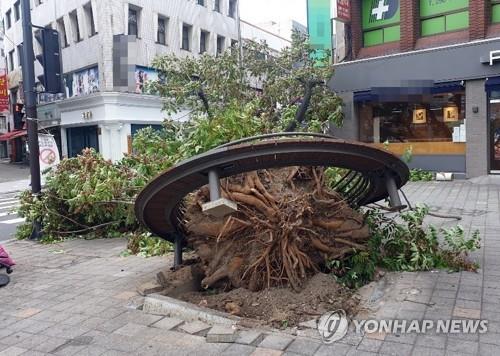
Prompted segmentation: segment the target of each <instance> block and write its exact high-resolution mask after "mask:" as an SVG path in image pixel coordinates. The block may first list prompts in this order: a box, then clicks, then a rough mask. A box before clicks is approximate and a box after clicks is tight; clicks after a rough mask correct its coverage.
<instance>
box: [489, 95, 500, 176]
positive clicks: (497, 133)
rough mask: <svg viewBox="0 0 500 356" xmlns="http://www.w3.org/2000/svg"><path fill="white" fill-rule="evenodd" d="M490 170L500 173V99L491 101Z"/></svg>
mask: <svg viewBox="0 0 500 356" xmlns="http://www.w3.org/2000/svg"><path fill="white" fill-rule="evenodd" d="M489 127H490V139H489V145H490V170H491V173H500V99H493V100H491V101H490V120H489Z"/></svg>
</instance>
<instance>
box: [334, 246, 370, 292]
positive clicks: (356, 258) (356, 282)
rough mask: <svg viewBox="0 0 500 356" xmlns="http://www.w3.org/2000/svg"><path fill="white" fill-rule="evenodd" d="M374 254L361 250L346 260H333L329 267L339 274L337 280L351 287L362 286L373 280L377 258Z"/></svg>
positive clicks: (336, 274)
mask: <svg viewBox="0 0 500 356" xmlns="http://www.w3.org/2000/svg"><path fill="white" fill-rule="evenodd" d="M373 256H374V255H373V254H371V253H370V252H367V251H359V252H357V253H355V254H353V255H352V256H350V257H349V258H347V259H346V260H344V261H340V260H332V261H330V262H329V263H328V268H330V270H331V271H332V273H333V274H334V275H335V276H337V280H338V281H339V282H340V283H342V284H344V285H346V286H347V287H349V288H355V289H357V288H360V287H362V286H363V285H365V284H366V283H369V282H370V281H372V280H373V278H374V276H375V269H376V260H375V259H374V258H373Z"/></svg>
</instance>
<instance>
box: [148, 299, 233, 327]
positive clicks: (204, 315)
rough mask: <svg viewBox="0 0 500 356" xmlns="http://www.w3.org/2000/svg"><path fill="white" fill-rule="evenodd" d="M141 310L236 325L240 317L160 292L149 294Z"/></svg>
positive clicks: (210, 322) (189, 319)
mask: <svg viewBox="0 0 500 356" xmlns="http://www.w3.org/2000/svg"><path fill="white" fill-rule="evenodd" d="M143 311H144V312H145V313H149V314H156V315H166V316H170V317H177V318H180V319H182V320H185V321H196V320H200V321H203V322H206V323H209V324H221V325H229V326H232V325H236V324H238V323H239V322H240V320H241V318H239V317H237V316H233V315H230V314H226V313H222V312H219V311H216V310H212V309H208V308H203V307H199V306H197V305H194V304H191V303H187V302H184V301H181V300H178V299H174V298H170V297H167V296H164V295H160V294H150V295H148V296H147V297H146V299H145V300H144V306H143Z"/></svg>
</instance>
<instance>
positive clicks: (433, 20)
mask: <svg viewBox="0 0 500 356" xmlns="http://www.w3.org/2000/svg"><path fill="white" fill-rule="evenodd" d="M468 27H469V0H453V1H451V0H447V1H442V0H439V1H438V0H420V32H421V35H422V36H432V35H436V34H439V33H444V32H451V31H457V30H463V29H466V28H468Z"/></svg>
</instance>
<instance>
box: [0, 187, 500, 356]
mask: <svg viewBox="0 0 500 356" xmlns="http://www.w3.org/2000/svg"><path fill="white" fill-rule="evenodd" d="M404 191H405V192H406V194H407V195H408V197H409V198H410V200H411V201H412V202H413V203H414V204H415V203H417V202H421V203H426V204H428V205H430V206H431V207H432V209H433V210H434V211H439V212H440V213H444V214H453V215H460V216H462V217H463V220H462V221H461V222H460V224H461V225H463V226H464V227H465V229H466V231H467V232H472V231H474V230H475V229H479V230H480V232H481V237H482V249H481V250H480V251H477V252H476V253H474V255H473V258H474V259H476V260H477V261H478V262H479V263H480V265H481V267H482V268H481V269H480V271H479V272H478V273H470V272H461V273H448V272H447V271H438V272H418V273H400V274H395V275H394V276H395V278H396V287H397V288H399V289H401V288H418V289H419V291H420V293H419V294H418V295H416V296H414V297H413V298H412V301H401V302H397V303H396V302H394V303H387V304H386V305H384V307H383V308H381V309H379V310H378V311H377V316H378V317H385V318H399V319H433V320H436V319H440V318H443V319H450V318H472V319H474V318H479V317H480V318H484V319H487V320H488V321H489V324H488V332H487V333H485V334H481V335H478V334H471V335H465V334H449V335H443V334H432V333H429V334H425V335H422V334H421V335H416V334H407V335H404V334H402V335H383V334H371V335H365V336H363V335H356V334H354V333H349V334H348V335H347V336H346V337H345V338H344V339H342V340H341V341H339V342H337V343H335V344H333V345H325V344H323V343H322V342H321V341H320V340H319V337H318V335H317V333H310V334H309V335H310V337H291V336H288V335H282V334H270V335H261V336H259V333H258V332H256V331H246V332H244V333H241V334H239V336H238V338H237V340H236V343H207V342H206V338H205V334H206V333H207V330H206V328H205V327H204V326H203V327H202V326H201V324H199V323H197V324H194V325H193V324H188V323H185V324H183V321H180V320H179V321H176V320H172V319H171V318H168V317H163V316H156V315H149V314H145V313H143V312H142V311H140V310H136V309H135V308H136V306H137V305H138V304H140V298H141V297H140V296H138V295H137V293H136V287H137V286H138V285H140V284H141V283H144V282H147V281H150V280H152V279H153V278H154V275H155V274H156V273H157V272H158V271H160V270H161V269H162V268H164V267H165V265H166V264H171V262H172V261H171V257H162V258H158V257H155V258H149V259H143V258H140V257H136V256H129V257H120V252H121V251H122V250H123V249H124V248H125V241H124V240H122V239H110V240H94V241H80V240H75V241H69V242H65V243H62V244H56V245H39V244H35V243H32V242H26V241H16V242H9V243H7V244H6V248H7V249H8V250H9V252H10V253H11V254H12V257H13V258H14V259H15V260H16V261H17V263H18V265H17V266H16V269H15V271H14V274H13V275H12V282H11V284H10V285H9V286H8V287H6V288H2V289H0V300H1V302H0V325H1V328H0V356H4V355H48V354H50V355H238V356H243V355H254V356H255V355H375V354H380V355H495V354H500V180H498V179H493V178H484V179H479V180H474V181H472V182H471V181H456V182H452V183H438V182H430V183H411V184H409V185H407V186H406V187H405V188H404ZM431 220H432V221H431V222H432V223H435V224H436V225H439V226H447V225H450V226H451V225H452V224H454V222H453V221H450V220H442V219H431ZM182 325H184V328H182V327H181V326H182ZM195 326H196V327H195ZM198 327H199V329H200V330H199V333H197V332H196V330H197V328H198ZM183 329H189V331H192V332H194V333H193V334H190V333H188V332H186V331H183ZM301 335H308V334H307V333H303V334H301Z"/></svg>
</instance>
